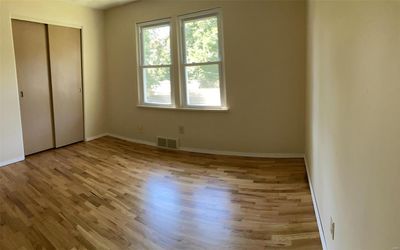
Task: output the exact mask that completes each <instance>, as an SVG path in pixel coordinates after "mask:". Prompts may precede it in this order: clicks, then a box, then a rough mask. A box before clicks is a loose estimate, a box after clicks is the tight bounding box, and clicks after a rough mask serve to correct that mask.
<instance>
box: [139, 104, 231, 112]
mask: <svg viewBox="0 0 400 250" xmlns="http://www.w3.org/2000/svg"><path fill="white" fill-rule="evenodd" d="M137 107H138V108H149V109H167V110H177V111H216V112H228V111H229V108H228V107H219V108H212V107H204V108H202V107H200V108H190V107H163V106H152V105H144V104H139V105H137Z"/></svg>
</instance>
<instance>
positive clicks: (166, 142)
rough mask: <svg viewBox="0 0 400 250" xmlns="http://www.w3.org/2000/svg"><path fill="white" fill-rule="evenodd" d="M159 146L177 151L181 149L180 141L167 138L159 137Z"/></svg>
mask: <svg viewBox="0 0 400 250" xmlns="http://www.w3.org/2000/svg"><path fill="white" fill-rule="evenodd" d="M157 146H159V147H162V148H172V149H177V148H178V147H179V145H178V139H174V138H166V137H160V136H159V137H157Z"/></svg>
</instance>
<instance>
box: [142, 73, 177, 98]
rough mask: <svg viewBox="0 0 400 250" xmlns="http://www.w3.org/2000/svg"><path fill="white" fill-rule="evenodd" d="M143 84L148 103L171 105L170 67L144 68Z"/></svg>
mask: <svg viewBox="0 0 400 250" xmlns="http://www.w3.org/2000/svg"><path fill="white" fill-rule="evenodd" d="M143 83H144V100H145V102H146V103H154V104H171V75H170V68H169V67H160V68H144V69H143Z"/></svg>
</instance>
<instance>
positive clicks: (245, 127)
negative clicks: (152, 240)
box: [106, 0, 306, 154]
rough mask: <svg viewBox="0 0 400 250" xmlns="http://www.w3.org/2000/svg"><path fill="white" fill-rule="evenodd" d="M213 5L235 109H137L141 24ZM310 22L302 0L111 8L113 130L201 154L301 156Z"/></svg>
mask: <svg viewBox="0 0 400 250" xmlns="http://www.w3.org/2000/svg"><path fill="white" fill-rule="evenodd" d="M214 7H222V12H223V26H224V37H225V59H226V61H225V62H226V88H227V99H228V105H229V107H230V111H229V112H207V111H177V110H159V109H158V110H157V109H145V108H138V107H136V105H137V103H138V100H137V99H138V98H137V96H138V93H137V71H136V67H137V65H136V43H135V39H136V38H135V23H136V22H143V21H150V20H154V19H159V18H165V17H170V16H176V15H180V14H185V13H191V12H194V11H198V10H202V9H209V8H214ZM305 19H306V18H305V3H304V2H303V1H177V0H176V1H151V0H146V1H141V2H138V3H133V4H130V5H126V6H122V7H118V8H114V9H111V10H108V11H106V38H107V58H108V66H107V68H108V82H109V85H108V87H109V89H108V93H109V98H110V102H109V112H108V114H109V116H108V118H109V119H108V120H109V121H110V124H109V125H110V126H109V128H110V132H111V133H113V134H117V135H120V136H125V137H128V138H132V139H140V140H145V141H150V142H154V141H155V138H156V136H159V135H161V136H170V137H179V138H180V140H181V144H182V146H184V147H191V148H199V149H212V150H227V151H238V152H258V153H286V154H291V153H299V154H302V153H303V152H304V85H305V46H306V44H305V22H306V20H305ZM174 39H175V38H174ZM179 125H183V126H184V127H185V134H184V135H179V134H178V126H179ZM141 126H143V132H140V129H139V128H140V127H141Z"/></svg>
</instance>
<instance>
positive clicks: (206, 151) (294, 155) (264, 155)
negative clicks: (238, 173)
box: [104, 133, 304, 158]
mask: <svg viewBox="0 0 400 250" xmlns="http://www.w3.org/2000/svg"><path fill="white" fill-rule="evenodd" d="M106 135H108V136H111V137H114V138H118V139H121V140H125V141H130V142H134V143H139V144H145V145H150V146H155V147H156V146H157V145H156V143H155V142H149V141H145V140H138V139H132V138H129V137H124V136H120V135H116V134H111V133H110V134H105V135H104V136H106ZM178 150H181V151H186V152H194V153H203V154H213V155H230V156H245V157H261V158H304V154H301V153H253V152H236V151H225V150H213V149H202V148H191V147H180V148H178Z"/></svg>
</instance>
